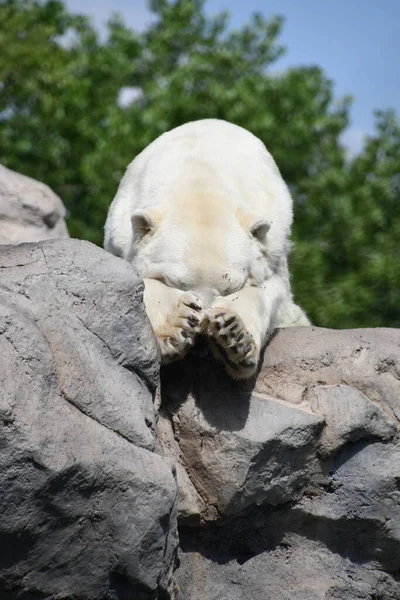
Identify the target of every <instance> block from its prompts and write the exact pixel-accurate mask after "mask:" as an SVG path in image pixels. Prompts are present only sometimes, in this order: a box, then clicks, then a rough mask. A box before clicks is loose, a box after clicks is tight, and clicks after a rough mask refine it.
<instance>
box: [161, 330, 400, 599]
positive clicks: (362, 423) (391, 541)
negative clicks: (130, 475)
mask: <svg viewBox="0 0 400 600" xmlns="http://www.w3.org/2000/svg"><path fill="white" fill-rule="evenodd" d="M399 365H400V331H395V330H390V329H386V330H385V329H380V330H355V331H330V330H324V329H317V328H298V329H287V330H283V331H280V332H279V333H278V334H277V335H276V336H275V337H274V339H273V340H272V342H271V343H270V345H269V346H268V347H267V349H266V351H265V355H264V360H263V365H262V367H261V370H260V372H259V374H258V377H257V378H256V381H253V382H249V383H234V382H232V381H231V380H229V378H228V377H226V376H225V374H224V373H223V370H222V369H220V368H219V367H218V365H216V364H215V362H214V361H213V360H212V359H210V358H209V357H207V356H201V355H200V354H198V355H197V356H196V355H192V356H191V357H189V358H188V359H187V360H186V361H185V362H184V363H183V364H181V365H178V364H177V365H176V366H171V367H168V368H165V369H164V370H163V374H162V391H163V400H162V407H163V411H164V412H163V415H162V417H161V418H160V420H159V421H158V428H159V436H160V440H161V442H162V444H163V446H164V447H165V448H166V450H165V453H166V454H168V455H169V456H170V457H171V456H175V458H176V460H177V461H178V470H177V471H178V486H179V488H180V489H179V496H180V510H179V514H180V516H179V520H180V524H181V527H180V537H181V548H182V551H181V553H180V567H179V569H178V570H177V572H176V580H177V584H178V587H179V588H180V592H179V594H178V598H179V600H200V599H202V598H207V600H236V599H237V600H239V599H242V598H252V599H253V600H328V599H329V600H333V599H340V600H348V599H349V600H356V599H357V600H361V599H365V600H376V599H377V598H379V599H380V600H383V599H385V600H389V599H391V600H393V599H396V600H397V599H400V584H399V575H400V526H399V524H400V488H399V481H400V446H399V423H398V415H399V414H400V410H399V409H400V378H399V373H400V371H399Z"/></svg>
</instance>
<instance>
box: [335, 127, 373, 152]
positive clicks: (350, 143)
mask: <svg viewBox="0 0 400 600" xmlns="http://www.w3.org/2000/svg"><path fill="white" fill-rule="evenodd" d="M368 135H370V132H369V131H367V130H366V129H352V128H350V129H347V130H346V131H345V132H344V133H342V135H341V136H340V143H341V144H342V146H343V147H344V148H345V150H346V151H347V154H348V157H349V158H353V157H354V156H357V154H360V152H362V150H363V148H364V145H365V139H366V137H367V136H368Z"/></svg>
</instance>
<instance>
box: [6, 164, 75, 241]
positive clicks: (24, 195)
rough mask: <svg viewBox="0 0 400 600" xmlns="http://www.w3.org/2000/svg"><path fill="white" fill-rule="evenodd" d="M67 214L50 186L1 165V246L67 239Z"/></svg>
mask: <svg viewBox="0 0 400 600" xmlns="http://www.w3.org/2000/svg"><path fill="white" fill-rule="evenodd" d="M65 215H66V210H65V207H64V205H63V203H62V202H61V200H60V198H59V197H58V196H57V195H56V194H55V193H54V192H53V191H52V190H51V189H50V188H49V187H48V186H47V185H45V184H44V183H40V182H39V181H35V180H34V179H31V178H30V177H26V176H25V175H21V174H20V173H16V172H15V171H11V170H10V169H7V168H6V167H4V166H3V165H0V244H19V243H21V242H37V241H39V240H48V239H54V238H68V237H69V235H68V231H67V226H66V224H65Z"/></svg>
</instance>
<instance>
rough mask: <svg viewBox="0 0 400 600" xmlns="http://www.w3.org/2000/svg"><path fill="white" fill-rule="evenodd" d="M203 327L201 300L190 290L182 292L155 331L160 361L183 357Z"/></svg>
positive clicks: (167, 362)
mask: <svg viewBox="0 0 400 600" xmlns="http://www.w3.org/2000/svg"><path fill="white" fill-rule="evenodd" d="M204 327H205V314H204V311H203V304H202V301H201V300H200V298H198V297H197V296H195V295H194V294H191V293H190V292H182V293H181V294H180V296H179V300H178V302H177V305H176V308H175V309H174V310H173V311H172V312H170V313H169V314H168V315H167V319H166V322H165V324H164V325H163V326H162V327H160V328H158V331H156V335H157V339H158V343H159V346H160V350H161V363H162V364H169V363H172V362H174V361H176V360H178V359H180V358H183V357H184V356H185V355H186V354H187V353H188V351H189V350H190V348H191V347H192V346H193V345H194V342H195V338H196V335H197V334H198V333H200V332H201V331H202V330H203V328H204Z"/></svg>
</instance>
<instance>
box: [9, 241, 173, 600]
mask: <svg viewBox="0 0 400 600" xmlns="http://www.w3.org/2000/svg"><path fill="white" fill-rule="evenodd" d="M0 272H1V274H2V275H1V285H0V334H1V335H0V344H1V350H0V352H1V357H2V360H1V363H0V421H1V424H2V436H1V442H0V443H1V453H0V457H1V458H0V461H1V468H0V482H1V483H0V490H1V493H0V538H1V540H2V551H1V552H0V597H1V598H4V599H5V600H8V599H10V600H11V599H13V600H14V599H16V598H18V599H22V600H24V599H27V600H30V599H31V598H56V597H57V598H74V599H76V600H84V599H85V600H91V599H100V598H101V599H103V598H104V599H107V598H110V599H116V598H121V599H125V598H135V599H138V600H141V599H146V600H147V599H155V598H161V596H162V594H167V596H166V597H168V590H169V588H170V586H171V575H172V570H173V567H174V561H175V553H176V544H177V530H176V481H175V478H174V475H173V473H172V469H171V464H169V463H168V462H166V461H165V460H164V459H163V458H162V457H161V456H159V455H158V454H156V453H155V452H154V449H155V446H156V439H155V410H154V406H153V399H154V396H155V391H156V386H157V384H158V355H157V350H156V346H155V342H154V337H153V334H152V330H151V327H150V324H149V322H148V320H147V318H146V315H145V312H144V309H143V303H142V292H143V284H142V282H141V281H140V280H139V279H138V277H137V275H136V273H135V271H134V270H133V269H132V267H131V266H130V265H129V264H128V263H126V262H124V261H123V260H121V259H118V258H115V257H113V256H111V255H108V254H106V253H105V252H104V251H103V250H101V249H99V248H96V247H95V246H93V245H91V244H89V243H87V242H80V241H72V240H66V241H52V242H41V243H39V244H21V245H19V246H14V247H11V246H8V247H4V248H3V249H1V250H0Z"/></svg>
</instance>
